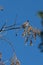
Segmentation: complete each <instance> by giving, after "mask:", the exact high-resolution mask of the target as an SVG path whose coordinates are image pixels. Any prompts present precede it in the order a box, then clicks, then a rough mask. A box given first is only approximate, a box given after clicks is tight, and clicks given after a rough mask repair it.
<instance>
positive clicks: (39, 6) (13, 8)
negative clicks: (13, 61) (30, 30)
mask: <svg viewBox="0 0 43 65" xmlns="http://www.w3.org/2000/svg"><path fill="white" fill-rule="evenodd" d="M0 5H2V6H3V7H4V11H3V12H1V11H0V23H1V24H2V22H3V23H4V22H5V21H6V19H7V21H8V22H7V24H8V25H10V24H13V23H14V21H15V17H16V15H18V17H17V20H16V21H17V24H18V25H21V24H22V23H24V22H25V21H26V20H27V19H29V20H30V24H31V25H33V27H38V28H40V26H41V25H40V19H39V18H38V17H37V11H40V10H43V0H0ZM1 24H0V26H1ZM19 33H20V32H19ZM19 33H18V36H17V37H16V36H15V33H14V31H9V32H7V35H5V37H6V38H8V39H9V40H11V42H12V43H13V45H14V48H15V51H16V55H17V57H18V59H19V60H20V61H21V65H43V53H40V51H39V49H38V48H37V47H38V44H39V43H40V41H39V39H38V37H37V40H36V43H35V42H34V46H33V47H29V46H25V45H24V39H23V38H22V36H21V33H20V34H19ZM5 43H6V42H4V41H2V40H0V46H1V47H0V51H2V53H3V58H5V59H8V58H9V56H11V54H12V53H11V52H10V51H11V49H10V46H9V47H8V45H7V44H5ZM4 45H5V46H4ZM5 47H6V48H7V49H6V48H5ZM6 50H7V51H6ZM5 59H4V60H5ZM7 65H8V64H7Z"/></svg>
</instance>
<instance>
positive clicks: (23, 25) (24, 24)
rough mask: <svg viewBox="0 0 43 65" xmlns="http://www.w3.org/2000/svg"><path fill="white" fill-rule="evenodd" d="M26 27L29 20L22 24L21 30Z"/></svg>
mask: <svg viewBox="0 0 43 65" xmlns="http://www.w3.org/2000/svg"><path fill="white" fill-rule="evenodd" d="M28 25H29V20H27V21H26V22H25V23H23V24H22V28H24V29H25V28H26V27H28Z"/></svg>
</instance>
